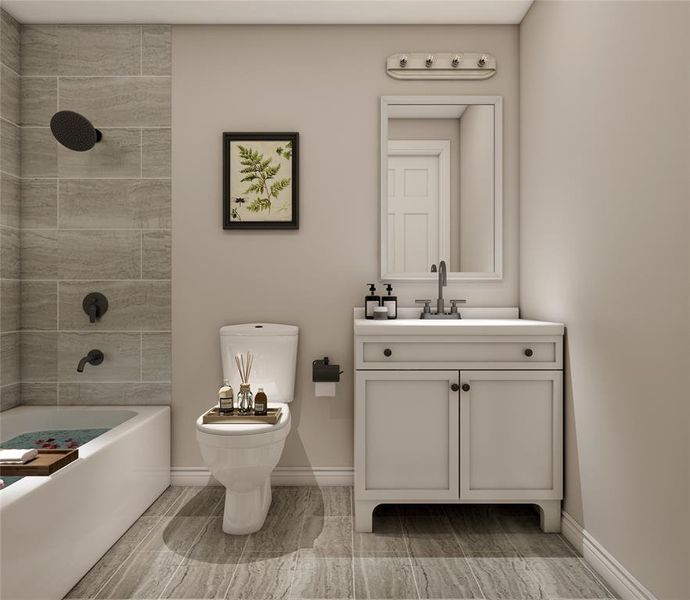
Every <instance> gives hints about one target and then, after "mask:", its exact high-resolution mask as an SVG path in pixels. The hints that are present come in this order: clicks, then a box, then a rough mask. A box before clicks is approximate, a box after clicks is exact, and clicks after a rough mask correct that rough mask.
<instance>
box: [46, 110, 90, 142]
mask: <svg viewBox="0 0 690 600" xmlns="http://www.w3.org/2000/svg"><path fill="white" fill-rule="evenodd" d="M50 130H51V131H52V132H53V135H54V136H55V139H56V140H57V141H58V142H60V143H61V144H62V145H63V146H65V148H69V149H70V150H76V151H77V152H85V151H86V150H91V148H93V147H94V146H95V145H96V142H100V141H101V138H102V137H103V135H102V134H101V132H100V131H98V129H96V128H95V127H94V126H93V125H92V124H91V121H89V120H88V119H87V118H86V117H84V116H82V115H80V114H79V113H75V112H73V111H71V110H61V111H60V112H56V113H55V114H54V115H53V117H52V119H50Z"/></svg>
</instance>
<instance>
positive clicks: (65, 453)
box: [0, 448, 79, 477]
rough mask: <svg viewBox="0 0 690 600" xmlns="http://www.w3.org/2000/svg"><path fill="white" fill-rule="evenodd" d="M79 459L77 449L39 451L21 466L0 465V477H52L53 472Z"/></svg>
mask: <svg viewBox="0 0 690 600" xmlns="http://www.w3.org/2000/svg"><path fill="white" fill-rule="evenodd" d="M77 458H79V449H78V448H70V449H69V450H66V449H61V450H39V451H38V456H37V457H36V458H34V459H32V460H30V461H29V462H28V463H24V464H23V465H0V475H4V476H5V477H10V476H12V477H31V476H32V475H35V476H42V477H45V476H46V475H52V474H53V473H55V471H57V470H59V469H62V467H64V466H66V465H68V464H69V463H71V462H74V461H75V460H77Z"/></svg>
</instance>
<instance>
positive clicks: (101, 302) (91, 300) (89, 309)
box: [81, 292, 108, 323]
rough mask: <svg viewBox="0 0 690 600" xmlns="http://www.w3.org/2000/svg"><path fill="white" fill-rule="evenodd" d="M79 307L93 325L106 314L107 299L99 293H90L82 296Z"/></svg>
mask: <svg viewBox="0 0 690 600" xmlns="http://www.w3.org/2000/svg"><path fill="white" fill-rule="evenodd" d="M81 306H82V308H83V309H84V312H85V313H86V314H87V315H89V322H90V323H95V322H96V321H98V320H100V318H101V317H102V316H103V315H104V314H105V313H107V312H108V299H107V298H106V297H105V296H104V295H103V294H101V293H100V292H91V293H90V294H87V295H86V296H84V301H83V302H82V303H81Z"/></svg>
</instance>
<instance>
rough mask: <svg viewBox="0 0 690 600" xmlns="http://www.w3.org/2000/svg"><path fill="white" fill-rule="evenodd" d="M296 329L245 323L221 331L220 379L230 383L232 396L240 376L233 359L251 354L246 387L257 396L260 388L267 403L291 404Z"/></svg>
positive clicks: (236, 390) (293, 390)
mask: <svg viewBox="0 0 690 600" xmlns="http://www.w3.org/2000/svg"><path fill="white" fill-rule="evenodd" d="M298 332H299V328H298V327H296V326H295V325H278V324H275V323H245V324H243V325H226V326H225V327H221V328H220V354H221V358H222V361H223V379H229V380H230V384H231V385H232V389H233V390H234V391H235V396H237V392H238V391H239V389H240V375H239V373H238V371H237V366H236V364H235V356H237V355H239V354H243V355H245V357H246V354H247V352H251V353H252V355H253V357H254V362H253V365H252V372H251V375H250V377H249V383H250V384H251V386H252V392H254V394H256V392H257V391H258V390H259V388H260V387H261V388H263V389H264V392H266V395H267V396H268V401H269V402H292V399H293V397H294V395H295V369H296V367H297V337H298V336H297V334H298Z"/></svg>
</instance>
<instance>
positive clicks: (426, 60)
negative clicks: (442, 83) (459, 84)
mask: <svg viewBox="0 0 690 600" xmlns="http://www.w3.org/2000/svg"><path fill="white" fill-rule="evenodd" d="M386 72H387V73H388V75H390V76H391V77H393V78H395V79H488V78H489V77H492V76H493V75H494V74H495V73H496V58H495V57H493V56H492V55H491V54H486V53H485V52H450V53H441V54H429V53H422V52H419V53H410V54H405V53H399V54H393V55H391V56H389V57H388V59H387V60H386Z"/></svg>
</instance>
